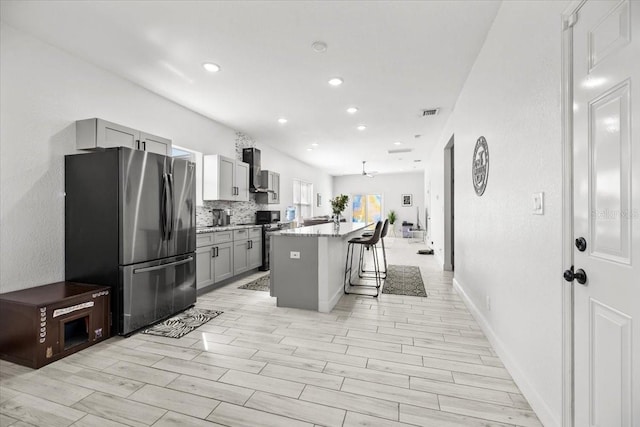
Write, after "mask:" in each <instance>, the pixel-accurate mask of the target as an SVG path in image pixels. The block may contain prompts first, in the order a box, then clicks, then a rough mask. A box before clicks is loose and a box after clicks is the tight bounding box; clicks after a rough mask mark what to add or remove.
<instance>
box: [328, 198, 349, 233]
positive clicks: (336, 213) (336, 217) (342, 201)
mask: <svg viewBox="0 0 640 427" xmlns="http://www.w3.org/2000/svg"><path fill="white" fill-rule="evenodd" d="M347 202H349V196H347V195H346V194H340V195H339V196H336V197H334V198H333V199H331V210H332V211H333V222H334V224H335V225H336V226H338V225H340V215H341V214H342V211H344V210H345V209H346V208H347Z"/></svg>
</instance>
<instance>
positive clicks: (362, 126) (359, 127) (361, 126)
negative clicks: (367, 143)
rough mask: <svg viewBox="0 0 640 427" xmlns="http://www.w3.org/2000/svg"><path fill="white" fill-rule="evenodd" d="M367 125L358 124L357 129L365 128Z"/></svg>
mask: <svg viewBox="0 0 640 427" xmlns="http://www.w3.org/2000/svg"><path fill="white" fill-rule="evenodd" d="M366 128H367V127H366V126H365V125H358V130H365V129H366Z"/></svg>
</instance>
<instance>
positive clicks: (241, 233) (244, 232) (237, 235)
mask: <svg viewBox="0 0 640 427" xmlns="http://www.w3.org/2000/svg"><path fill="white" fill-rule="evenodd" d="M241 240H249V229H248V228H243V229H241V230H233V241H234V242H239V241H241Z"/></svg>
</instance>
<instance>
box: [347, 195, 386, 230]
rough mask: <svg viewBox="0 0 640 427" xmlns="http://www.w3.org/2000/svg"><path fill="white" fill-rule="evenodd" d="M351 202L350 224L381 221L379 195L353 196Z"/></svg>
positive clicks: (380, 200) (380, 196) (380, 197)
mask: <svg viewBox="0 0 640 427" xmlns="http://www.w3.org/2000/svg"><path fill="white" fill-rule="evenodd" d="M351 200H352V202H351V212H352V213H353V214H352V218H351V221H352V222H360V223H362V222H365V223H369V222H378V221H381V220H382V195H381V194H354V195H353V197H352V199H351Z"/></svg>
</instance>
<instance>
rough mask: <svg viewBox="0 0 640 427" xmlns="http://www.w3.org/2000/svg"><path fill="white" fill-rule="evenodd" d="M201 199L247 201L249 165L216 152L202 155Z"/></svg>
mask: <svg viewBox="0 0 640 427" xmlns="http://www.w3.org/2000/svg"><path fill="white" fill-rule="evenodd" d="M203 183H204V185H203V187H202V193H203V199H204V200H230V201H238V202H248V201H249V165H248V164H247V163H244V162H241V161H239V160H235V159H232V158H229V157H225V156H221V155H218V154H214V155H207V156H204V167H203Z"/></svg>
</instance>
